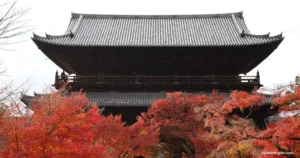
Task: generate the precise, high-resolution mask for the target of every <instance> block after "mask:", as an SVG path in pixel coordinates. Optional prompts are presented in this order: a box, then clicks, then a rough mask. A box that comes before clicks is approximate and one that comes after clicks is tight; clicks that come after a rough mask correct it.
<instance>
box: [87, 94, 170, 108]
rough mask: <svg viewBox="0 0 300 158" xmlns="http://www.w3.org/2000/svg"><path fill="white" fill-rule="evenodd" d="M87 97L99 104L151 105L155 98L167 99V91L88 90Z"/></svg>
mask: <svg viewBox="0 0 300 158" xmlns="http://www.w3.org/2000/svg"><path fill="white" fill-rule="evenodd" d="M86 96H87V98H88V99H89V100H90V101H91V102H95V103H97V104H98V105H99V106H104V107H105V106H146V107H148V106H151V105H152V103H153V102H154V101H155V100H159V99H165V98H166V93H164V92H161V93H110V92H87V93H86Z"/></svg>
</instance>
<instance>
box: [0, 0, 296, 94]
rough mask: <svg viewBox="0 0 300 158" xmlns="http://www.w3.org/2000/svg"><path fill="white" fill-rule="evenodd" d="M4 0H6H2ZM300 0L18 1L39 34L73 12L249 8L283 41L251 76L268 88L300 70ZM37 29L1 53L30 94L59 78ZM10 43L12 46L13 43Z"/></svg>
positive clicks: (61, 24) (257, 26) (260, 27)
mask: <svg viewBox="0 0 300 158" xmlns="http://www.w3.org/2000/svg"><path fill="white" fill-rule="evenodd" d="M2 1H5V0H1V2H2ZM299 3H300V2H299V0H286V1H282V0H247V1H245V0H206V1H203V0H148V1H146V0H106V1H104V0H84V1H82V0H80V1H79V0H19V4H18V7H20V8H24V7H25V8H26V7H31V8H32V10H31V12H30V13H29V14H28V15H26V18H27V19H30V20H31V23H30V24H31V25H33V26H34V27H35V28H36V29H35V30H34V32H35V33H36V34H38V35H43V36H44V35H45V32H47V33H48V34H52V35H61V34H63V33H64V32H65V30H66V28H67V27H68V23H69V20H70V18H71V12H75V13H91V14H206V13H227V12H239V11H242V10H243V12H244V18H245V21H246V24H247V26H248V28H249V30H250V31H251V33H253V34H266V33H268V32H271V35H277V34H280V33H281V32H283V36H284V37H285V39H284V41H283V42H282V43H281V44H280V45H279V47H278V48H277V49H276V50H275V51H274V52H273V54H272V55H270V56H269V57H268V58H267V59H266V60H265V61H264V62H262V63H261V64H260V65H259V66H257V67H256V68H255V69H254V70H252V71H251V72H249V73H248V75H256V71H257V70H259V71H260V74H261V82H262V84H264V85H265V86H267V87H271V86H272V85H275V84H286V83H289V82H291V81H294V79H295V76H296V75H297V74H299V73H300V62H299V59H300V55H299V53H300V51H299V49H300V48H299V45H300V20H299V19H300V18H299V16H300V8H299V6H300V4H299ZM30 37H32V33H30V34H27V35H24V36H22V37H21V40H25V42H22V43H19V44H15V45H13V46H11V47H13V48H14V49H17V50H16V51H2V50H0V58H2V63H3V65H4V66H5V67H6V69H7V74H8V75H10V79H14V80H15V81H16V84H18V83H21V82H23V81H24V80H26V79H27V78H28V77H29V76H30V75H31V74H33V76H32V77H31V78H30V81H29V82H28V83H29V86H30V95H32V92H33V91H36V92H42V91H43V89H44V88H45V86H50V85H52V84H53V83H54V75H55V71H56V70H60V69H59V68H58V67H57V66H56V65H55V64H54V63H53V62H52V61H51V60H49V59H47V57H46V56H45V55H44V54H43V53H42V52H41V51H40V50H39V49H38V48H37V47H36V45H35V44H34V43H33V42H32V41H31V39H30ZM11 47H10V48H11Z"/></svg>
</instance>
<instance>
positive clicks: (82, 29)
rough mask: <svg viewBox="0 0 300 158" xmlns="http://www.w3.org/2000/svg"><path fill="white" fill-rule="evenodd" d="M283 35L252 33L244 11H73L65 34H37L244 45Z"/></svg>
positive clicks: (67, 39) (69, 41)
mask: <svg viewBox="0 0 300 158" xmlns="http://www.w3.org/2000/svg"><path fill="white" fill-rule="evenodd" d="M72 31H73V32H72ZM241 31H242V32H243V34H245V36H243V34H241V33H240V32H241ZM282 38H283V37H282V36H281V35H280V36H275V37H269V36H265V35H264V36H252V34H251V33H250V31H249V30H248V28H247V26H246V24H245V21H244V19H243V16H242V13H241V12H239V13H228V14H206V15H93V14H72V18H71V21H70V24H69V27H68V29H67V31H66V33H65V35H62V36H51V35H47V37H46V38H45V37H40V36H37V35H34V37H33V39H34V40H35V41H39V42H45V43H48V44H53V45H64V46H120V47H133V46H137V47H142V46H148V47H165V46H169V47H170V46H172V47H203V46H207V47H210V46H243V45H259V44H266V43H272V42H276V41H278V40H282Z"/></svg>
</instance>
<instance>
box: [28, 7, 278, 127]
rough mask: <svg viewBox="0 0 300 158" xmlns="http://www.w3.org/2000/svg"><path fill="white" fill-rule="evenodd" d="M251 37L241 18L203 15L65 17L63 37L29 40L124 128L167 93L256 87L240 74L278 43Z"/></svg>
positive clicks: (57, 82)
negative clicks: (118, 117) (120, 119)
mask: <svg viewBox="0 0 300 158" xmlns="http://www.w3.org/2000/svg"><path fill="white" fill-rule="evenodd" d="M283 39H284V38H283V37H282V34H279V35H276V36H269V33H268V34H264V35H255V34H252V33H251V32H250V31H249V30H248V28H247V26H246V23H245V20H244V17H243V13H242V12H237V13H226V14H203V15H95V14H77V13H72V17H71V20H70V24H69V26H68V28H67V30H66V32H65V34H63V35H49V34H46V36H45V37H42V36H39V35H35V34H34V36H33V38H32V40H33V41H34V43H35V44H36V45H37V47H38V48H39V49H40V50H41V51H42V52H43V53H44V54H45V55H46V56H47V57H48V58H49V59H51V60H52V61H53V62H54V63H55V64H56V65H57V66H59V67H60V68H61V69H62V70H63V71H64V72H66V73H68V74H65V73H64V72H63V73H62V74H59V73H56V75H55V83H54V86H55V87H56V88H58V89H59V88H60V86H61V83H62V81H65V82H68V83H69V85H70V86H71V87H72V89H71V90H72V91H78V90H80V89H82V90H83V91H84V92H85V93H86V95H87V97H88V98H89V99H90V100H91V101H93V102H97V103H98V104H99V106H100V107H104V108H105V110H104V114H110V113H112V114H122V115H123V117H124V119H125V120H126V121H127V122H128V123H132V122H134V120H135V117H136V115H137V114H139V113H140V112H142V111H146V110H147V108H148V107H149V106H151V104H152V102H153V101H154V100H156V99H163V98H165V97H166V93H167V92H173V91H182V92H188V93H210V92H211V91H212V90H213V89H217V90H219V92H221V93H224V94H227V93H229V92H230V91H231V90H244V91H251V90H253V89H254V88H255V87H256V88H259V87H261V86H262V84H261V83H260V74H259V73H257V74H256V75H254V76H240V75H241V74H247V73H248V72H249V71H251V70H252V69H254V68H255V67H256V66H257V65H259V64H260V63H261V62H262V61H263V60H265V59H266V58H267V57H268V56H269V55H270V54H271V53H272V52H273V51H274V50H275V49H276V48H277V47H278V45H279V44H280V43H281V42H282V40H283Z"/></svg>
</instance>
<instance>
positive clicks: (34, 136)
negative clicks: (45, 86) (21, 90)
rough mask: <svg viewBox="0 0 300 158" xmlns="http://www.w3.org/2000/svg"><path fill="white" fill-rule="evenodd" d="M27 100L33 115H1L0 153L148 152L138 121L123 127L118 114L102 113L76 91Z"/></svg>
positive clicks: (147, 135) (152, 137) (121, 154)
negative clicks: (107, 114) (3, 117)
mask: <svg viewBox="0 0 300 158" xmlns="http://www.w3.org/2000/svg"><path fill="white" fill-rule="evenodd" d="M32 106H33V109H34V114H33V115H28V116H26V117H22V118H20V117H11V118H8V119H4V121H3V124H2V128H1V129H0V135H1V136H3V138H5V144H3V145H4V146H2V147H1V148H0V156H2V157H131V156H134V155H146V154H148V152H149V151H148V150H146V148H147V147H149V146H151V145H153V144H156V140H157V139H155V133H154V134H153V135H151V133H150V131H148V130H147V128H144V127H143V126H144V124H143V122H142V121H139V122H137V123H136V124H134V125H133V126H130V127H126V126H124V123H122V122H121V117H120V116H116V117H113V116H108V117H104V116H102V115H100V114H99V113H98V111H99V110H98V108H97V106H96V105H92V106H90V103H89V101H88V99H87V98H86V97H85V95H83V94H81V93H71V94H70V95H69V96H63V95H60V94H59V93H52V94H49V95H45V96H42V97H41V98H38V99H37V100H35V101H34V102H33V105H32ZM89 108H90V109H89ZM151 132H152V131H151ZM154 132H155V131H154ZM146 142H147V143H146Z"/></svg>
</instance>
